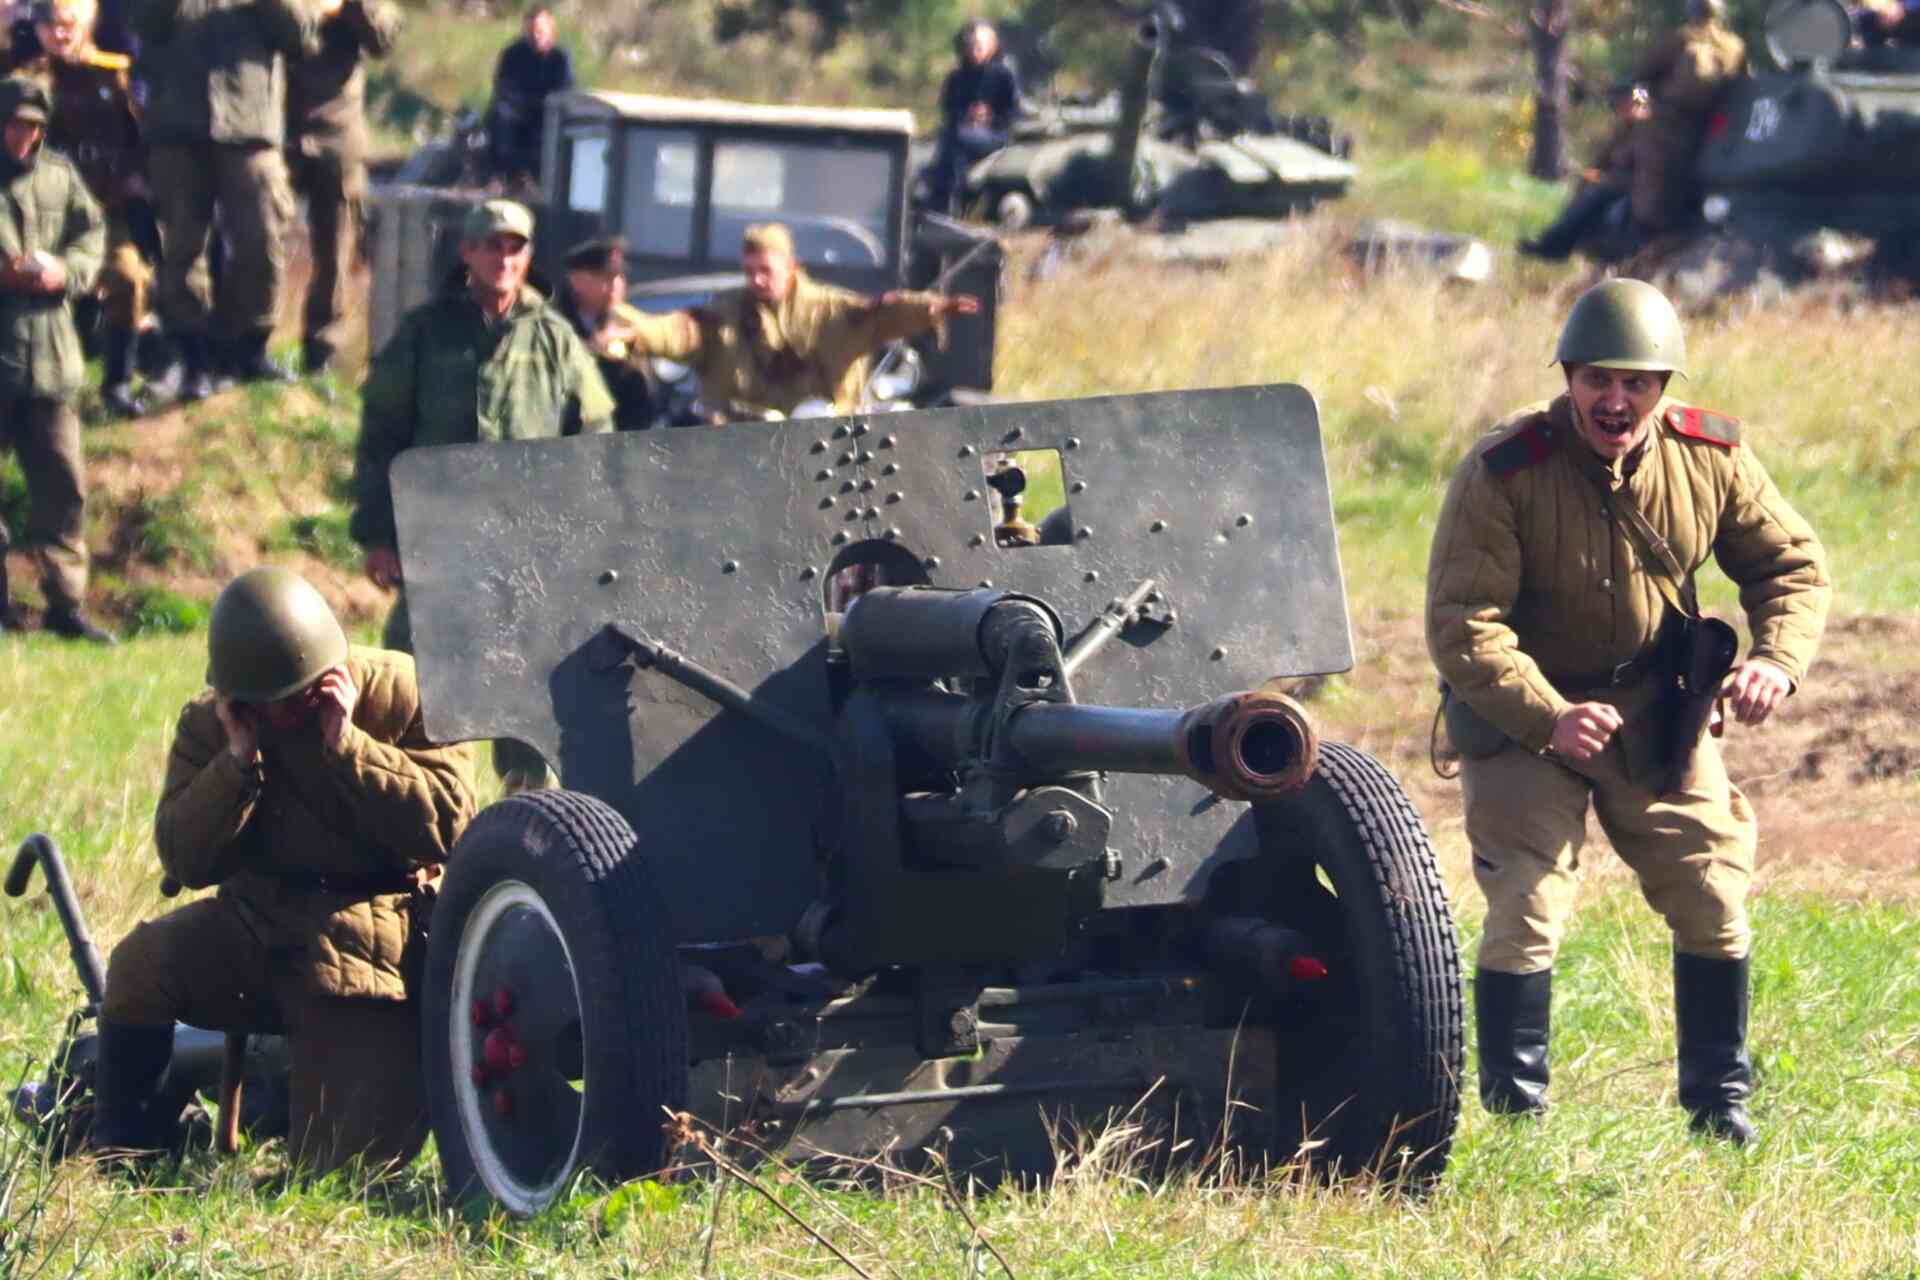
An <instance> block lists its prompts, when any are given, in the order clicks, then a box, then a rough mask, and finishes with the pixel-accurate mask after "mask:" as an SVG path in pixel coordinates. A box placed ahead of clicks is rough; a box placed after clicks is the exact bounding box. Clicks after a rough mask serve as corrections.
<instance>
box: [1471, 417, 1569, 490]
mask: <svg viewBox="0 0 1920 1280" xmlns="http://www.w3.org/2000/svg"><path fill="white" fill-rule="evenodd" d="M1559 445H1560V441H1559V438H1558V435H1557V433H1556V432H1555V431H1554V429H1553V419H1552V417H1551V416H1550V415H1548V414H1544V413H1539V414H1535V415H1534V417H1533V420H1532V421H1530V422H1528V423H1527V424H1526V425H1525V426H1523V427H1521V428H1520V429H1519V430H1518V431H1515V432H1514V433H1513V434H1512V435H1510V436H1508V437H1507V438H1506V439H1505V440H1502V441H1501V442H1500V443H1499V444H1497V445H1494V446H1493V447H1492V448H1491V449H1489V450H1487V451H1486V452H1485V453H1484V454H1482V455H1480V456H1481V458H1482V459H1483V460H1484V461H1485V462H1486V464H1487V470H1489V471H1491V472H1493V474H1495V475H1496V476H1507V475H1512V474H1513V473H1514V472H1516V471H1521V470H1524V469H1526V468H1527V467H1531V466H1533V465H1534V464H1535V463H1540V462H1545V461H1546V460H1547V459H1548V458H1551V457H1552V456H1553V452H1554V450H1555V449H1557V448H1558V447H1559Z"/></svg>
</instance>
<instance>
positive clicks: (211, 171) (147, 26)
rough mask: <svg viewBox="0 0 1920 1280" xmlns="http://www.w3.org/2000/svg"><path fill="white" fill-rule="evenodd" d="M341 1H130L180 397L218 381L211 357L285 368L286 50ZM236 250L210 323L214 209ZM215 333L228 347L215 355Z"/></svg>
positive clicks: (262, 373)
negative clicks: (181, 365) (181, 373)
mask: <svg viewBox="0 0 1920 1280" xmlns="http://www.w3.org/2000/svg"><path fill="white" fill-rule="evenodd" d="M340 7H341V0H318V2H317V3H316V4H314V5H312V6H311V7H310V6H308V5H307V4H305V3H302V0H136V3H135V5H134V8H133V27H134V31H135V33H136V34H138V35H139V37H140V38H141V40H142V41H144V42H145V47H144V49H143V50H142V53H141V58H140V68H141V72H142V73H143V74H144V75H145V76H146V77H147V82H148V89H147V114H146V119H145V125H146V131H147V175H148V179H149V181H150V182H151V184H152V187H153V195H154V212H155V214H156V215H157V216H158V217H159V221H160V239H161V243H162V245H163V246H164V251H165V252H164V257H163V258H162V259H161V263H160V290H159V292H160V311H161V314H162V315H163V316H164V317H165V318H166V322H167V328H168V329H169V330H170V331H172V333H173V334H174V336H175V340H176V341H178V342H179V344H180V349H181V354H182V356H183V357H184V358H185V363H186V372H187V380H186V385H185V386H184V387H183V388H182V392H181V394H182V397H183V398H185V399H188V400H200V399H204V398H205V397H207V396H208V395H211V394H212V393H213V391H214V390H215V388H216V385H217V384H216V383H215V380H214V376H215V373H216V364H217V363H218V364H223V365H224V366H225V367H226V368H229V369H231V370H232V372H234V373H235V374H237V375H238V376H240V377H242V378H245V379H248V380H250V381H251V380H272V381H285V380H287V379H288V378H289V377H291V376H292V375H291V374H290V373H289V372H288V371H287V370H286V369H284V368H282V367H280V366H279V365H278V364H276V363H275V362H274V361H273V359H272V358H271V357H270V356H269V355H268V354H267V341H268V339H269V338H270V337H271V336H272V334H273V322H274V319H275V317H276V316H277V315H278V313H279V307H280V294H281V287H282V282H283V280H284V278H285V275H286V267H287V254H286V248H285V246H284V244H283V241H284V239H285V234H286V229H287V226H288V224H289V223H290V222H291V221H292V219H293V191H292V188H291V187H290V186H289V185H288V181H287V162H286V159H285V157H284V156H282V155H281V153H280V143H281V139H282V138H283V137H284V136H285V134H286V127H287V109H286V85H287V73H286V65H285V63H286V60H287V59H289V58H295V57H300V56H302V55H305V54H309V53H316V52H318V51H319V48H320V27H319V24H320V22H321V21H322V20H324V19H326V18H328V17H331V16H332V15H333V14H335V13H338V12H339V10H340ZM216 208H218V210H219V212H220V227H221V231H222V232H223V233H224V234H225V236H226V237H227V240H228V242H229V244H230V246H231V248H232V254H231V255H230V256H229V257H228V259H227V265H226V271H225V272H224V274H223V275H222V278H221V282H220V295H221V296H220V299H219V307H218V313H219V315H220V317H221V320H222V324H221V326H220V328H221V330H222V332H220V333H218V334H216V333H215V326H214V323H213V317H214V310H215V308H214V305H213V299H212V279H211V276H210V274H209V272H208V267H207V250H208V237H209V235H210V233H211V231H212V229H213V222H214V210H215V209H216ZM217 339H224V340H225V342H224V348H223V350H224V354H225V356H226V357H227V358H226V360H224V361H221V362H216V360H215V342H216V340H217Z"/></svg>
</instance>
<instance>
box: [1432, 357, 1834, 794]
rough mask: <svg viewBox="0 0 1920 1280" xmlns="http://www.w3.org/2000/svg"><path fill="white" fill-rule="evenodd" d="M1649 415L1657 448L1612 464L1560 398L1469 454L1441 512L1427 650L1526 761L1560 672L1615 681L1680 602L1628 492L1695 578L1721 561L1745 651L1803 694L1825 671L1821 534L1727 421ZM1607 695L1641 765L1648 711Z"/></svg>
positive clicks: (1548, 714) (1651, 444)
mask: <svg viewBox="0 0 1920 1280" xmlns="http://www.w3.org/2000/svg"><path fill="white" fill-rule="evenodd" d="M1653 416H1654V424H1653V433H1652V435H1651V437H1650V438H1649V440H1648V442H1647V444H1646V445H1645V447H1644V448H1642V449H1641V450H1640V451H1638V452H1637V453H1636V454H1635V455H1634V456H1633V457H1631V458H1627V459H1623V460H1621V461H1620V462H1616V463H1613V464H1609V463H1606V462H1604V461H1602V460H1601V459H1600V458H1599V457H1598V456H1597V455H1595V454H1594V453H1593V452H1592V451H1591V450H1589V449H1587V448H1586V446H1585V445H1584V444H1582V443H1581V442H1580V439H1579V437H1578V436H1577V435H1576V434H1575V432H1574V428H1573V419H1572V411H1571V404H1570V402H1569V400H1568V399H1567V397H1566V396H1564V395H1563V396H1561V397H1559V398H1558V399H1556V400H1554V401H1552V402H1551V403H1549V404H1538V405H1532V406H1529V407H1528V408H1526V409H1523V410H1521V411H1520V412H1519V413H1516V414H1514V415H1513V416H1511V417H1509V418H1508V419H1506V420H1505V421H1504V422H1502V423H1501V424H1500V425H1499V426H1497V427H1495V428H1494V429H1493V431H1491V432H1490V433H1488V434H1487V435H1486V436H1485V437H1483V438H1482V439H1481V440H1480V441H1478V442H1477V443H1476V444H1475V445H1474V447H1473V448H1472V449H1470V450H1469V451H1468V453H1467V456H1466V458H1465V459H1463V460H1462V461H1461V463H1460V466H1459V468H1458V469H1457V470H1456V471H1455V472H1454V475H1453V481H1452V483H1451V484H1450V485H1449V487H1448V490H1447V496H1446V500H1445V502H1444V503H1443V504H1442V506H1441V509H1440V518H1439V521H1438V523H1437V525H1436V527H1435V529H1434V535H1433V548H1432V555H1431V558H1430V560H1429V562H1428V568H1427V617H1426V624H1427V647H1428V651H1429V652H1430V653H1431V654H1432V656H1433V661H1434V665H1435V666H1436V667H1438V668H1439V670H1440V674H1441V676H1442V678H1444V679H1445V680H1446V681H1447V683H1448V684H1449V685H1451V686H1452V687H1453V689H1454V691H1455V692H1456V693H1457V694H1458V695H1459V696H1460V697H1462V698H1464V699H1465V700H1466V702H1467V704H1468V705H1469V706H1470V707H1472V708H1473V709H1474V710H1475V711H1477V712H1478V713H1479V714H1480V715H1481V716H1482V717H1484V718H1485V719H1487V720H1488V721H1490V722H1491V723H1492V724H1493V725H1494V726H1495V727H1496V728H1498V729H1500V730H1501V731H1502V732H1503V733H1505V734H1506V735H1507V736H1508V737H1510V738H1512V739H1514V740H1515V741H1517V742H1519V743H1521V744H1522V745H1523V746H1525V747H1527V748H1529V749H1530V750H1534V751H1539V750H1542V749H1544V748H1545V747H1546V745H1547V742H1548V740H1549V739H1550V738H1551V737H1552V734H1553V724H1554V720H1555V719H1556V718H1557V717H1558V716H1559V715H1560V713H1561V712H1563V711H1565V710H1566V709H1567V707H1568V706H1569V705H1570V704H1571V700H1570V699H1569V698H1568V697H1567V696H1566V695H1565V694H1564V693H1563V692H1562V691H1561V690H1560V689H1558V688H1556V687H1555V684H1554V682H1553V680H1552V679H1551V678H1550V677H1553V676H1562V675H1565V674H1572V673H1579V674H1585V673H1591V672H1598V671H1605V670H1609V669H1611V668H1612V667H1614V666H1615V665H1617V664H1619V663H1623V662H1627V661H1629V660H1632V659H1634V658H1636V657H1640V656H1642V655H1644V654H1646V653H1647V652H1649V650H1650V649H1651V648H1652V646H1653V644H1654V641H1655V638H1656V637H1657V636H1658V634H1659V632H1660V627H1661V622H1662V620H1663V618H1664V617H1665V612H1666V609H1667V607H1668V606H1667V604H1666V601H1665V598H1664V597H1663V596H1662V595H1661V592H1660V588H1659V586H1658V584H1657V581H1656V579H1655V571H1654V570H1653V569H1652V568H1651V567H1650V566H1648V565H1647V564H1646V563H1644V561H1643V559H1642V557H1641V554H1640V551H1639V547H1638V544H1637V543H1636V542H1635V541H1634V539H1633V537H1632V535H1631V534H1630V533H1629V532H1628V529H1627V527H1626V525H1625V524H1624V522H1623V521H1622V519H1621V518H1620V515H1619V513H1618V511H1617V510H1616V507H1617V505H1618V503H1617V499H1615V498H1614V497H1613V496H1612V495H1614V494H1615V493H1617V492H1618V490H1619V489H1620V488H1621V487H1622V486H1624V487H1625V488H1626V490H1627V492H1628V493H1629V494H1631V496H1632V498H1633V500H1634V501H1635V503H1637V504H1638V506H1639V507H1640V509H1641V510H1642V511H1643V512H1644V513H1645V514H1646V516H1647V519H1648V521H1649V522H1650V523H1651V524H1652V525H1653V527H1654V528H1655V529H1656V530H1658V531H1659V532H1660V533H1661V534H1662V535H1663V536H1665V537H1666V539H1667V540H1668V541H1669V542H1670V543H1671V544H1672V546H1673V549H1674V552H1675V554H1676V555H1677V556H1678V558H1679V560H1680V563H1681V564H1682V565H1684V566H1686V568H1687V570H1688V574H1689V577H1691V576H1692V574H1693V572H1694V571H1695V570H1697V569H1698V568H1699V567H1700V566H1701V565H1703V564H1704V563H1705V562H1706V559H1707V557H1708V556H1710V555H1711V556H1712V557H1713V558H1714V559H1715V560H1716V561H1717V562H1718V563H1719V565H1720V568H1721V570H1722V571H1723V572H1725V573H1726V575H1727V577H1728V578H1730V579H1732V580H1733V582H1734V583H1736V584H1737V585H1738V586H1739V588H1740V603H1741V606H1742V608H1743V609H1744V610H1745V611H1746V614H1747V621H1748V623H1749V625H1750V627H1751V629H1752V632H1753V648H1752V652H1751V654H1750V656H1752V657H1757V658H1765V659H1767V660H1769V661H1771V662H1774V663H1777V664H1778V665H1779V666H1781V667H1782V668H1784V669H1785V670H1786V672H1787V674H1788V675H1789V676H1791V677H1792V679H1793V681H1794V683H1795V685H1796V686H1797V685H1798V684H1799V682H1800V680H1801V679H1802V678H1803V677H1804V676H1805V674H1806V671H1807V666H1808V664H1809V663H1810V662H1811V661H1812V660H1813V654H1814V649H1815V647H1816V646H1817V645H1818V643H1819V639H1820V633H1821V631H1822V629H1823V628H1824V626H1825V623H1826V616H1827V606H1828V604H1829V602H1830V601H1831V599H1832V595H1833V588H1832V585H1831V583H1830V582H1829V581H1828V578H1827V571H1826V564H1825V561H1826V556H1825V552H1824V551H1823V550H1822V549H1821V546H1820V542H1819V539H1818V538H1816V537H1815V536H1814V533H1813V530H1812V529H1811V528H1809V527H1808V525H1807V522H1806V521H1805V520H1803V519H1801V517H1800V515H1799V514H1798V513H1797V512H1795V511H1794V509H1793V508H1792V507H1791V506H1789V505H1788V504H1787V501H1786V499H1785V498H1783V497H1781V495H1780V491H1779V490H1778V489H1776V488H1775V487H1774V485H1773V481H1772V480H1770V479H1768V477H1767V473H1766V471H1765V470H1764V469H1763V468H1762V467H1761V465H1760V462H1759V460H1758V459H1757V458H1755V457H1754V455H1753V451H1752V450H1751V449H1749V448H1747V447H1745V446H1744V445H1742V444H1741V443H1740V440H1739V424H1738V423H1737V422H1735V421H1734V420H1733V419H1731V418H1726V417H1722V416H1721V415H1718V414H1713V413H1711V412H1708V411H1703V410H1699V409H1695V408H1692V407H1691V406H1688V405H1686V404H1683V403H1681V402H1680V401H1678V400H1674V399H1672V398H1665V399H1662V400H1661V401H1660V403H1659V404H1658V405H1657V406H1656V407H1655V409H1654V415H1653ZM1562 683H1563V684H1564V683H1565V681H1564V680H1563V681H1562ZM1648 687H1650V686H1645V685H1643V686H1642V690H1644V689H1646V688H1648ZM1599 696H1600V697H1602V698H1603V699H1605V700H1609V701H1614V702H1616V703H1617V704H1618V705H1620V706H1621V707H1622V711H1623V714H1625V715H1626V717H1627V726H1626V729H1625V730H1623V738H1624V739H1625V740H1626V741H1625V749H1626V750H1627V751H1628V753H1629V757H1630V758H1632V757H1633V756H1635V755H1638V754H1639V750H1640V748H1639V747H1637V746H1636V744H1635V743H1634V741H1633V739H1634V732H1633V731H1634V729H1635V716H1636V714H1637V713H1638V712H1642V711H1645V710H1647V709H1648V706H1649V704H1650V703H1651V701H1652V699H1650V698H1648V697H1646V696H1644V693H1643V694H1642V696H1640V697H1639V698H1637V699H1636V698H1635V696H1634V691H1622V692H1621V693H1620V694H1619V695H1618V696H1614V695H1607V694H1602V695H1599ZM1643 719H1644V720H1648V721H1650V720H1651V719H1652V717H1650V716H1649V717H1643Z"/></svg>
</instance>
